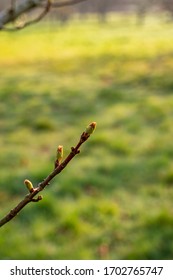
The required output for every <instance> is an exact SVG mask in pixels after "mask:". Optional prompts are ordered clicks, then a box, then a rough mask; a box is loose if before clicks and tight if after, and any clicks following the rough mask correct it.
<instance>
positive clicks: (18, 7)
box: [0, 0, 87, 30]
mask: <svg viewBox="0 0 173 280" xmlns="http://www.w3.org/2000/svg"><path fill="white" fill-rule="evenodd" d="M83 1H87V0H66V1H61V2H54V3H52V1H51V0H47V1H46V2H45V0H23V1H22V2H21V3H19V4H17V2H16V1H15V0H11V7H10V8H8V9H5V10H3V11H1V12H0V29H1V30H8V29H7V28H6V27H5V25H6V24H8V23H11V22H13V21H14V20H16V19H17V18H18V17H19V16H21V15H22V14H24V13H28V12H30V11H31V10H33V9H35V8H39V7H43V8H44V11H43V12H42V13H41V14H40V15H39V16H38V17H37V18H36V19H34V20H31V21H29V22H26V23H24V24H23V25H22V27H19V28H18V27H14V28H12V29H10V30H17V29H21V28H24V27H26V26H28V25H31V24H33V23H36V22H38V21H40V20H41V19H42V18H43V17H44V16H45V15H46V14H47V13H48V12H49V10H50V7H51V6H52V7H56V8H60V7H64V6H69V5H74V4H78V3H80V2H83Z"/></svg>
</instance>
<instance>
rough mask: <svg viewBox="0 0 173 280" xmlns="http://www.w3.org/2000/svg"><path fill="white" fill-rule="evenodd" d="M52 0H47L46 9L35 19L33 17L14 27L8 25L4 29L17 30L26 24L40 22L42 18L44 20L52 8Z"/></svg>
mask: <svg viewBox="0 0 173 280" xmlns="http://www.w3.org/2000/svg"><path fill="white" fill-rule="evenodd" d="M51 5H52V3H51V0H47V3H46V6H45V7H44V10H43V11H42V12H41V14H39V15H38V16H37V17H36V18H35V19H32V20H30V21H27V22H24V23H23V24H22V25H19V26H14V27H12V28H8V27H3V30H6V31H16V30H19V29H23V28H25V27H26V26H29V25H31V24H34V23H37V22H39V21H40V20H42V19H43V18H44V17H45V16H46V15H47V13H48V12H49V11H50V8H51ZM11 11H12V12H13V11H14V10H13V9H12V10H11Z"/></svg>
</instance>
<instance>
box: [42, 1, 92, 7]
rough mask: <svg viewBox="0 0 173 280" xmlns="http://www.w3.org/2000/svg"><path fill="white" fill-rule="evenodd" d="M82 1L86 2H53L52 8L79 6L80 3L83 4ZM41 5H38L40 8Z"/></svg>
mask: <svg viewBox="0 0 173 280" xmlns="http://www.w3.org/2000/svg"><path fill="white" fill-rule="evenodd" d="M84 1H87V0H66V1H61V2H53V3H52V7H55V8H61V7H65V6H70V5H75V4H79V3H80V2H84ZM43 5H44V4H40V6H43Z"/></svg>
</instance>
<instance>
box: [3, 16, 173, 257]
mask: <svg viewBox="0 0 173 280" xmlns="http://www.w3.org/2000/svg"><path fill="white" fill-rule="evenodd" d="M0 64H1V67H0V134H1V137H0V215H1V217H3V216H4V215H5V214H6V213H7V212H8V211H9V210H10V209H11V208H12V207H14V206H15V205H16V204H17V203H18V202H19V201H20V200H21V199H22V198H23V196H24V195H26V193H27V190H26V188H25V186H24V185H23V181H24V179H26V178H27V179H29V180H31V181H32V182H33V184H34V185H36V184H37V183H38V182H40V181H42V180H43V179H44V178H45V176H47V175H48V174H49V172H50V171H52V169H53V168H54V160H55V156H56V149H57V146H58V145H63V147H64V155H67V153H68V152H69V151H70V147H71V146H72V145H74V144H75V143H76V142H77V141H78V138H79V136H80V134H81V132H82V131H83V130H84V129H85V127H86V126H87V125H88V124H89V123H90V122H91V121H96V122H97V129H96V131H95V132H94V134H93V135H92V136H91V138H90V139H89V140H88V141H87V142H86V143H85V144H84V145H83V147H82V151H81V154H80V155H78V156H77V157H76V158H75V159H74V160H73V161H72V162H71V163H70V164H69V166H68V167H67V168H66V169H65V170H64V171H63V173H61V174H60V176H58V177H56V178H55V179H54V180H53V182H52V183H51V185H50V186H49V187H48V188H47V189H46V190H44V192H43V196H44V198H43V200H42V201H41V202H39V203H33V204H29V205H27V206H26V208H24V209H23V210H22V212H21V213H20V214H19V215H18V216H17V217H16V218H15V219H14V220H13V221H11V222H10V223H8V224H6V225H5V226H4V227H2V228H1V229H0V258H1V259H119V258H120V259H159V258H160V259H172V258H173V163H172V157H173V125H172V124H173V78H172V77H173V76H172V73H173V25H172V24H171V23H169V24H168V23H164V22H163V21H162V20H160V21H159V20H157V19H155V18H148V19H147V21H146V23H145V25H143V26H137V25H136V22H135V19H134V18H133V17H123V16H122V17H116V16H114V17H113V18H111V19H110V20H109V21H108V22H107V23H105V24H99V23H98V22H97V21H95V20H93V19H90V20H86V21H81V22H79V21H77V20H76V21H75V20H74V21H73V22H71V23H70V24H67V25H65V26H58V25H56V24H55V23H51V22H50V23H49V24H39V25H35V26H33V27H30V28H28V29H25V30H22V31H20V32H15V33H5V32H4V33H3V32H2V33H1V34H0Z"/></svg>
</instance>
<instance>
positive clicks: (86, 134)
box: [0, 122, 96, 227]
mask: <svg viewBox="0 0 173 280" xmlns="http://www.w3.org/2000/svg"><path fill="white" fill-rule="evenodd" d="M95 126H96V123H95V122H93V123H91V124H90V125H89V126H88V127H87V129H86V130H85V132H83V133H82V135H81V137H80V139H79V142H78V143H77V145H76V146H75V147H72V148H71V152H70V153H69V155H68V156H67V157H66V158H65V160H64V161H63V162H62V163H61V164H59V165H58V166H57V167H56V168H55V169H54V170H53V171H52V172H51V173H50V174H49V175H48V176H47V177H46V178H45V179H44V180H43V181H42V182H41V183H39V184H38V185H37V187H36V188H33V189H32V190H30V192H29V194H27V195H26V196H25V197H24V199H23V200H21V201H20V202H19V204H18V205H17V206H16V207H14V208H13V209H12V210H10V212H9V213H8V214H7V215H6V216H5V217H4V218H2V219H1V220H0V227H2V226H3V225H5V224H6V223H7V222H9V221H10V220H12V219H13V218H14V217H15V216H16V215H17V214H18V213H19V212H20V211H21V210H22V209H23V208H24V207H25V206H26V205H27V204H28V203H30V202H38V201H40V200H41V199H42V196H40V195H39V196H38V197H36V198H35V196H36V195H37V194H38V193H40V192H41V191H42V190H43V189H44V188H45V187H46V186H48V185H49V184H50V181H51V180H52V179H53V178H54V177H55V176H57V175H58V174H59V173H61V171H62V170H63V169H64V168H65V167H66V166H67V165H68V163H69V162H70V161H71V160H72V159H73V158H74V157H75V156H76V155H77V154H79V153H80V150H79V148H80V146H81V145H82V144H83V143H84V142H85V141H87V139H88V138H89V137H90V135H91V133H92V132H93V131H94V129H95ZM26 181H28V180H26Z"/></svg>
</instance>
